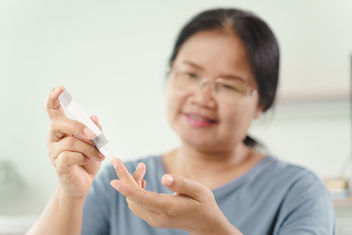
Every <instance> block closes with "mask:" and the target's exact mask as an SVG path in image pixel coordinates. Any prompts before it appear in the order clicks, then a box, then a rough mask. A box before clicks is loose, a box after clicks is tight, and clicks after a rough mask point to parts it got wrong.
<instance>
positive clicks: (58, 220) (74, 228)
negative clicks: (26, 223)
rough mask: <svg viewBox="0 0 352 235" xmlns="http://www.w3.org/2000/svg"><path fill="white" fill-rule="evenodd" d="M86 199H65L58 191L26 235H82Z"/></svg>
mask: <svg viewBox="0 0 352 235" xmlns="http://www.w3.org/2000/svg"><path fill="white" fill-rule="evenodd" d="M83 204H84V198H82V199H72V198H67V197H65V196H64V195H63V194H62V193H61V191H60V189H57V190H56V192H55V193H54V195H53V196H52V197H51V199H50V200H49V202H48V204H47V205H46V207H45V209H44V211H43V213H42V214H41V216H40V217H39V219H38V220H37V222H36V223H35V224H34V225H33V226H32V227H31V229H30V230H29V231H28V232H27V233H26V235H41V234H43V235H44V234H45V235H46V234H49V232H50V234H51V235H71V234H72V235H77V234H81V224H82V214H83Z"/></svg>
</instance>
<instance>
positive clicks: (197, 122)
mask: <svg viewBox="0 0 352 235" xmlns="http://www.w3.org/2000/svg"><path fill="white" fill-rule="evenodd" d="M185 117H186V119H187V121H188V123H190V124H191V125H192V126H195V127H208V126H210V125H213V124H214V123H216V121H215V120H213V119H209V118H207V117H204V116H202V115H199V114H195V113H186V114H185Z"/></svg>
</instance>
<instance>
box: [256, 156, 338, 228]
mask: <svg viewBox="0 0 352 235" xmlns="http://www.w3.org/2000/svg"><path fill="white" fill-rule="evenodd" d="M267 160H269V164H268V165H267V172H265V173H264V172H263V173H262V174H263V175H267V176H268V178H267V180H268V179H271V180H272V183H271V185H273V191H274V192H278V193H279V194H281V196H280V198H281V202H280V205H279V214H278V217H277V220H278V221H277V222H278V223H277V228H276V229H277V231H280V234H281V233H288V234H291V233H289V232H288V231H296V232H298V233H299V232H302V231H303V230H304V229H306V230H312V231H313V230H314V231H317V230H320V231H321V232H322V233H321V234H331V232H332V231H333V230H334V210H333V205H332V199H331V197H330V193H329V192H328V190H327V189H326V187H325V184H324V183H323V181H322V180H321V179H320V177H319V176H317V175H316V174H315V173H314V172H313V171H311V170H309V169H307V168H305V167H303V166H300V165H297V164H292V163H288V162H286V161H283V160H280V159H278V158H275V157H270V158H269V159H267ZM274 187H275V189H274ZM307 221H309V222H307ZM283 231H285V232H283ZM296 234H297V233H296Z"/></svg>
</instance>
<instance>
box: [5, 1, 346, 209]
mask: <svg viewBox="0 0 352 235" xmlns="http://www.w3.org/2000/svg"><path fill="white" fill-rule="evenodd" d="M215 6H225V7H226V6H234V7H242V8H245V9H249V10H252V11H254V12H255V13H257V14H258V15H260V16H261V17H263V18H264V19H265V20H266V21H267V22H268V23H269V24H270V25H271V27H272V28H273V30H274V32H275V33H276V35H277V37H278V39H279V42H280V45H281V52H282V69H281V84H280V97H281V99H282V100H287V99H292V97H293V98H300V97H304V98H307V97H308V98H309V99H312V98H317V99H323V98H324V97H335V98H336V97H339V98H341V100H342V101H339V102H327V103H326V102H325V103H324V102H323V103H314V102H313V103H308V104H305V103H304V102H303V103H296V104H287V103H286V104H283V105H279V106H278V107H277V109H276V111H275V115H274V116H273V118H270V114H269V115H267V116H266V117H263V119H262V120H259V121H258V122H257V123H256V124H255V125H254V127H253V129H252V130H251V132H252V133H254V134H255V135H256V136H259V137H260V138H261V139H262V140H263V141H264V142H265V143H266V145H267V146H268V147H269V149H270V150H271V151H272V153H274V154H275V155H277V156H279V157H281V158H283V159H286V160H288V161H292V162H297V163H299V164H302V165H305V166H307V167H310V168H312V169H313V170H315V171H316V172H317V173H318V174H319V175H321V176H331V175H335V174H337V173H338V171H339V170H338V169H339V168H340V167H341V164H342V162H343V160H344V159H345V158H346V157H347V156H348V154H350V153H351V136H350V126H349V125H350V124H349V109H348V107H349V106H348V102H347V95H348V92H349V90H348V88H349V58H348V57H349V55H350V54H351V53H352V44H351V42H352V30H351V25H352V14H351V12H352V1H350V0H339V1H333V0H326V1H319V0H316V1H313V0H296V1H275V0H270V1H269V0H268V1H261V0H258V1H254V0H253V1H248V0H247V1H244V0H243V1H235V0H231V1H224V0H222V1H209V0H208V1H204V0H194V1H162V0H158V1H156V0H155V1H131V0H128V1H108V0H99V1H93V0H90V1H88V0H85V1H83V0H82V1H77V0H70V1H69V0H56V1H55V0H52V1H50V0H49V1H48V0H31V1H29V0H22V1H20V0H1V1H0V107H1V111H0V121H1V124H2V125H1V126H2V127H1V130H2V134H1V135H0V143H1V144H0V160H1V159H2V160H4V159H10V160H11V161H13V162H14V163H15V164H16V165H17V167H18V169H19V172H20V173H21V175H22V177H23V179H24V181H25V185H26V186H25V187H24V189H23V190H22V191H20V192H19V193H18V196H17V197H15V196H13V195H12V194H8V196H7V197H5V198H3V199H2V201H1V200H0V214H1V213H7V214H37V213H39V212H40V211H41V210H42V207H43V205H44V204H45V202H46V201H47V199H48V197H49V195H50V194H51V192H52V191H53V190H54V188H55V187H56V184H57V181H56V176H55V172H54V169H53V168H52V167H51V164H50V162H49V160H48V157H47V150H46V148H45V138H46V135H47V131H48V126H49V120H48V118H47V116H46V113H45V106H44V104H45V99H46V96H47V94H48V92H49V89H50V88H52V87H55V86H58V85H64V86H66V87H67V89H68V90H69V91H70V92H71V93H72V94H73V95H74V97H75V99H76V100H77V101H79V102H80V103H81V104H82V105H83V106H84V107H85V108H86V109H87V110H88V111H89V112H90V113H91V114H96V115H98V116H99V117H100V119H101V123H102V125H103V127H104V130H105V133H106V135H107V136H108V137H109V138H110V139H111V142H112V143H114V144H115V146H116V149H118V152H119V155H120V157H121V158H122V159H123V160H128V159H133V158H137V157H140V156H144V155H147V154H153V153H154V154H158V153H162V152H163V151H165V150H167V149H170V148H172V147H173V146H176V145H177V143H178V140H177V138H176V136H174V135H173V133H172V132H171V131H170V129H169V127H168V125H167V122H166V119H165V108H164V106H165V102H164V95H165V94H164V79H165V78H164V74H165V68H166V64H167V59H168V56H169V54H170V52H171V48H172V45H173V43H174V40H175V37H176V35H177V33H178V31H179V30H180V28H181V26H182V25H183V24H184V23H185V22H186V21H187V20H188V19H189V18H190V17H191V16H193V15H194V14H195V13H197V12H199V11H201V10H204V9H207V8H209V7H215ZM0 199H1V198H0ZM5 204H6V205H5Z"/></svg>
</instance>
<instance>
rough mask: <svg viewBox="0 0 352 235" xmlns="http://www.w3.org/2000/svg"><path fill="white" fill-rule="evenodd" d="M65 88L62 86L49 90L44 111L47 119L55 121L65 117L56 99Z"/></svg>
mask: <svg viewBox="0 0 352 235" xmlns="http://www.w3.org/2000/svg"><path fill="white" fill-rule="evenodd" d="M64 89H65V88H64V87H62V86H59V87H56V88H53V89H51V91H50V93H49V96H48V98H47V101H46V111H47V113H48V115H49V118H50V119H51V120H52V119H56V118H62V117H66V115H65V112H64V110H63V108H62V106H61V104H60V101H59V99H58V97H59V95H60V94H61V92H62V91H63V90H64Z"/></svg>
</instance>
